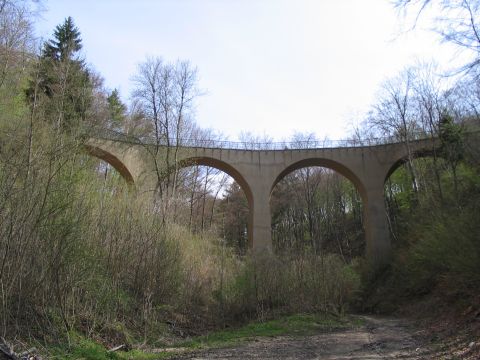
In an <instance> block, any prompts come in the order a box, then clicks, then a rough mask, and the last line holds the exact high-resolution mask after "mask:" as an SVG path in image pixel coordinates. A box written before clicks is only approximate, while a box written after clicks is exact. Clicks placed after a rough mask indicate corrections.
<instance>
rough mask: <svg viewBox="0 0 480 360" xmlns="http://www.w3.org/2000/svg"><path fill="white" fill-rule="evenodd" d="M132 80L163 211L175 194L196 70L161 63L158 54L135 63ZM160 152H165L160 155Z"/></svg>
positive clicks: (185, 64)
mask: <svg viewBox="0 0 480 360" xmlns="http://www.w3.org/2000/svg"><path fill="white" fill-rule="evenodd" d="M133 81H134V83H135V85H136V88H135V90H134V92H133V98H134V99H135V100H136V101H137V104H138V106H139V107H141V109H142V113H143V114H144V116H145V117H146V119H147V120H148V121H149V122H150V123H151V124H152V136H151V137H150V139H151V140H153V145H154V146H153V148H151V147H147V148H148V149H149V151H150V153H151V155H152V158H153V161H154V163H155V171H156V176H157V185H156V191H157V192H158V194H159V196H160V197H161V198H163V213H164V214H165V213H166V210H167V208H168V207H169V199H170V197H175V193H176V188H177V180H178V179H177V176H178V169H179V167H178V166H179V164H178V149H179V146H180V145H181V144H182V137H183V136H184V135H185V130H186V129H189V128H190V127H189V125H188V124H189V122H191V119H192V116H193V112H194V103H195V99H196V98H197V96H199V95H200V92H199V89H198V86H197V82H198V77H197V70H196V69H195V68H192V66H191V65H190V64H189V63H188V62H181V61H177V62H175V63H165V62H164V61H163V59H161V58H159V57H149V58H147V59H146V60H145V61H144V62H143V63H141V64H140V65H139V66H138V72H137V75H136V76H134V77H133ZM161 151H165V154H164V155H163V156H161Z"/></svg>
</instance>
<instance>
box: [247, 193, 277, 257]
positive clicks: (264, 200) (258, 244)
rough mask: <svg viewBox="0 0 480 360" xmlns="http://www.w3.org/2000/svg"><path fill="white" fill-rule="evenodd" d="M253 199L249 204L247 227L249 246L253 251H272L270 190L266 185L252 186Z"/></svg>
mask: <svg viewBox="0 0 480 360" xmlns="http://www.w3.org/2000/svg"><path fill="white" fill-rule="evenodd" d="M252 193H253V201H252V204H251V205H250V221H249V224H248V225H249V227H250V229H251V230H250V231H251V236H252V238H251V239H249V241H250V247H251V249H252V250H253V251H254V252H255V253H259V252H271V251H272V225H271V224H272V218H271V213H270V191H268V190H267V188H266V187H263V186H257V187H253V188H252Z"/></svg>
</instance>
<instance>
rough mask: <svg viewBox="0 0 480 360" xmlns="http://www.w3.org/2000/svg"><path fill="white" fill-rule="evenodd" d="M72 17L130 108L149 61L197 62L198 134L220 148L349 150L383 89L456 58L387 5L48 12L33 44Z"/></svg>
mask: <svg viewBox="0 0 480 360" xmlns="http://www.w3.org/2000/svg"><path fill="white" fill-rule="evenodd" d="M68 16H72V17H73V19H74V22H75V24H76V25H77V27H78V28H79V29H80V32H81V34H82V39H83V46H84V47H83V53H84V56H85V58H86V61H87V63H88V64H89V65H90V66H92V67H93V68H94V69H95V70H96V71H97V72H99V73H100V74H101V75H102V76H103V77H104V79H105V85H106V87H107V88H109V89H113V88H118V89H119V91H120V94H121V96H122V98H123V99H124V100H125V102H128V99H129V97H130V93H131V91H132V89H133V83H132V81H131V78H132V76H134V75H135V73H136V71H137V66H138V64H139V63H141V62H142V61H144V60H145V59H146V57H147V56H160V57H162V58H163V59H164V60H165V61H175V60H177V59H180V60H188V61H190V62H191V64H192V65H193V66H195V67H197V68H198V73H199V86H200V88H201V89H202V91H203V93H204V95H202V96H201V97H200V98H199V99H198V101H197V106H196V120H197V123H198V125H199V126H201V127H203V128H211V129H214V130H215V131H216V132H217V133H219V134H221V137H222V138H223V139H225V140H226V139H228V140H236V139H237V137H238V135H239V134H240V133H241V132H251V133H253V134H257V135H259V136H263V135H266V136H267V137H270V138H273V139H274V140H277V141H280V140H287V139H288V138H290V137H291V136H292V135H293V134H294V133H295V132H302V133H315V134H316V136H317V137H318V138H320V139H324V138H327V137H328V138H330V139H343V138H346V137H348V134H350V133H351V131H352V126H353V125H354V124H357V123H358V122H359V121H360V120H361V119H362V117H363V115H364V114H365V112H366V111H367V110H368V108H369V106H370V105H371V104H372V103H373V102H374V101H375V96H376V94H377V93H378V90H379V86H380V85H381V83H382V82H383V81H385V80H386V79H387V78H388V77H392V76H395V75H396V74H397V73H398V72H399V71H400V70H401V69H402V68H404V67H405V66H408V65H412V64H414V63H415V62H416V61H429V60H431V59H433V58H435V59H436V60H437V61H439V62H440V64H442V63H444V64H447V63H449V62H450V61H452V54H453V52H452V49H451V48H449V47H448V46H447V45H445V44H443V45H442V44H440V43H439V41H438V38H437V37H436V36H435V35H434V34H433V33H432V32H431V31H428V30H427V29H423V28H421V27H417V28H416V29H415V30H414V31H408V32H406V31H403V30H402V27H401V19H400V18H399V16H398V14H397V12H396V10H395V9H394V8H393V7H392V5H391V3H390V1H388V0H361V1H360V0H342V1H338V0H135V1H131V0H82V1H75V0H45V11H44V12H43V13H42V15H41V18H40V19H39V20H38V22H37V34H38V35H39V36H40V37H42V38H44V39H45V40H46V39H48V38H50V37H51V36H52V33H53V30H54V28H55V26H56V25H58V24H60V23H62V22H63V21H64V19H65V18H66V17H68Z"/></svg>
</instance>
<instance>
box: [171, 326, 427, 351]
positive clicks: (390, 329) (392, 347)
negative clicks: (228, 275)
mask: <svg viewBox="0 0 480 360" xmlns="http://www.w3.org/2000/svg"><path fill="white" fill-rule="evenodd" d="M364 319H365V322H366V325H364V326H362V327H360V328H357V329H352V330H341V331H337V332H329V333H323V334H317V335H312V336H305V337H291V336H284V337H275V338H261V339H257V340H255V341H252V342H249V343H245V344H242V345H239V346H237V347H233V348H225V349H211V350H205V351H200V352H195V353H189V354H185V355H182V356H180V357H176V358H175V359H198V360H200V359H232V360H234V359H239V360H240V359H326V360H334V359H335V360H340V359H342V360H347V359H362V360H370V359H429V358H432V359H434V358H435V357H432V356H434V355H433V354H428V351H427V349H425V348H423V347H422V346H421V344H420V343H419V341H418V340H416V339H415V337H414V332H415V331H414V330H413V327H412V326H411V325H410V324H409V323H408V322H406V321H402V320H398V319H389V318H381V317H364Z"/></svg>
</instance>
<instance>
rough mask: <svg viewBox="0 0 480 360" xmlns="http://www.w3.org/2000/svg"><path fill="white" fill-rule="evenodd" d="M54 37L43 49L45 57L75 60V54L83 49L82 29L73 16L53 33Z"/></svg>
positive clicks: (58, 59)
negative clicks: (77, 25)
mask: <svg viewBox="0 0 480 360" xmlns="http://www.w3.org/2000/svg"><path fill="white" fill-rule="evenodd" d="M53 36H54V39H50V40H48V41H47V42H46V43H45V45H44V49H43V57H44V58H51V59H53V60H56V61H65V60H73V58H74V55H75V54H76V53H77V52H78V51H80V50H81V49H82V39H81V38H80V30H79V29H78V28H77V27H76V26H75V24H74V23H73V19H72V17H71V16H69V17H68V18H66V19H65V22H64V23H63V24H61V25H57V27H56V28H55V31H54V33H53Z"/></svg>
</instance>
